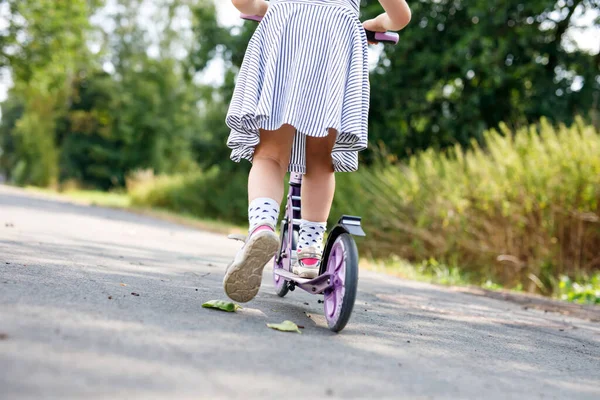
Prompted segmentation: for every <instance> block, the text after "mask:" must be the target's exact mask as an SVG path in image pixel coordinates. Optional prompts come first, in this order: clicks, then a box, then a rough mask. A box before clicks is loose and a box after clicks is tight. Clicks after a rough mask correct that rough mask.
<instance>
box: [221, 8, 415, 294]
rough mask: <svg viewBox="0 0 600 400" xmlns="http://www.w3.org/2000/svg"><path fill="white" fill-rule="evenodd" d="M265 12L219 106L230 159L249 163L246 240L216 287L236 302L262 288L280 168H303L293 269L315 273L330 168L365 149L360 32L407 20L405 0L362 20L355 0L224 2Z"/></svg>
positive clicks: (330, 189) (338, 168)
mask: <svg viewBox="0 0 600 400" xmlns="http://www.w3.org/2000/svg"><path fill="white" fill-rule="evenodd" d="M232 2H233V5H234V6H235V7H236V8H237V9H238V10H239V11H240V12H241V13H243V14H249V15H260V16H263V15H264V18H263V20H262V22H261V23H260V24H259V26H258V27H257V29H256V32H255V33H254V35H253V36H252V39H251V40H250V43H249V44H248V49H247V50H246V54H245V57H244V61H243V63H242V67H241V69H240V73H239V76H238V80H237V84H236V87H235V90H234V92H233V98H232V99H231V104H230V107H229V112H228V113H227V125H228V126H229V127H230V128H231V134H230V135H229V138H228V140H227V146H229V147H230V148H231V150H232V152H231V159H232V160H234V161H236V162H239V161H240V160H241V159H243V158H245V159H247V160H249V161H251V162H252V169H251V170H250V176H249V177H248V200H249V207H248V221H249V224H250V228H249V234H248V238H247V239H246V241H245V244H244V246H243V247H242V249H241V250H240V251H239V252H238V254H237V255H236V257H235V259H234V260H233V261H232V263H231V264H230V265H229V266H228V267H227V272H226V273H225V278H224V281H223V287H224V288H225V293H227V295H228V296H229V297H230V298H231V299H233V300H235V301H239V302H247V301H250V300H252V299H253V298H254V296H256V294H257V293H258V290H259V288H260V284H261V279H262V270H263V268H264V266H265V264H266V263H267V262H268V261H269V260H271V259H272V258H273V256H274V255H275V253H276V252H277V251H278V249H279V237H278V236H277V235H276V234H275V225H276V223H277V219H278V217H279V205H280V202H281V200H282V198H283V192H284V177H285V174H286V172H287V171H290V172H297V173H301V174H304V177H303V180H302V210H301V214H302V218H303V219H302V222H301V226H300V237H299V241H298V257H297V262H296V264H295V265H294V267H293V272H294V273H295V274H297V275H299V276H300V277H304V278H314V277H316V276H317V274H318V272H319V263H320V259H321V253H322V242H323V235H324V233H325V230H326V221H327V217H328V216H329V210H330V208H331V203H332V201H333V194H334V191H335V177H334V172H342V171H356V169H357V168H358V154H357V152H358V151H361V150H364V149H365V148H366V147H367V117H368V112H369V68H368V60H367V39H366V36H365V32H364V29H368V30H371V31H375V32H385V31H388V30H392V31H396V30H400V29H402V28H404V27H405V26H406V25H407V24H408V22H409V21H410V9H409V7H408V5H407V4H406V1H405V0H379V2H380V3H381V5H382V6H383V8H384V9H385V11H386V12H385V13H383V14H381V15H379V16H378V17H377V18H375V19H371V20H368V21H366V22H364V24H361V22H360V21H359V19H358V11H359V4H360V0H271V2H270V3H267V2H266V1H264V0H232Z"/></svg>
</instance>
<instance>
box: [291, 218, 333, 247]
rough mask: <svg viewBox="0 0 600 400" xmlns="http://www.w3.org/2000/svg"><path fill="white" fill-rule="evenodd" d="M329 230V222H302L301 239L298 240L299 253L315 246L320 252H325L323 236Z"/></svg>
mask: <svg viewBox="0 0 600 400" xmlns="http://www.w3.org/2000/svg"><path fill="white" fill-rule="evenodd" d="M326 229H327V222H311V221H306V220H304V219H303V220H302V221H301V222H300V238H299V239H298V251H301V250H302V249H304V248H307V247H310V246H314V247H316V248H317V250H318V251H319V252H323V236H324V235H325V230H326Z"/></svg>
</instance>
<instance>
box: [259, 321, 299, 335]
mask: <svg viewBox="0 0 600 400" xmlns="http://www.w3.org/2000/svg"><path fill="white" fill-rule="evenodd" d="M267 326H268V327H269V328H271V329H275V330H278V331H282V332H298V333H302V332H300V329H298V325H296V324H295V323H293V322H292V321H283V322H282V323H280V324H267Z"/></svg>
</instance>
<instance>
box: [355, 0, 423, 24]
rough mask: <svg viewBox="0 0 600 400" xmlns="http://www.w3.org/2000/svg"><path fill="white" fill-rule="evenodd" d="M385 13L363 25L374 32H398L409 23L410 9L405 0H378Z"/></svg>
mask: <svg viewBox="0 0 600 400" xmlns="http://www.w3.org/2000/svg"><path fill="white" fill-rule="evenodd" d="M379 2H380V3H381V5H382V6H383V9H384V10H385V12H384V13H383V14H381V15H379V16H377V17H376V18H373V19H370V20H368V21H365V22H364V23H363V26H364V27H365V29H368V30H370V31H374V32H385V31H399V30H401V29H403V28H404V27H405V26H406V25H408V23H409V22H410V17H411V15H410V8H409V7H408V4H406V1H405V0H379Z"/></svg>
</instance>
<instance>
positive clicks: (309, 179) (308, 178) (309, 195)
mask: <svg viewBox="0 0 600 400" xmlns="http://www.w3.org/2000/svg"><path fill="white" fill-rule="evenodd" d="M336 137H337V132H336V131H335V130H334V129H330V130H329V136H327V137H324V138H316V137H311V136H308V137H307V138H306V174H305V175H304V178H303V179H302V218H303V219H305V220H307V221H312V222H326V221H327V218H328V217H329V211H330V210H331V203H332V202H333V194H334V192H335V175H334V173H333V161H332V159H331V150H332V149H333V145H334V144H335V139H336Z"/></svg>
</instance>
